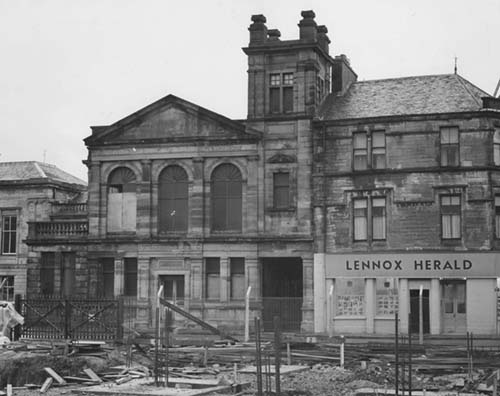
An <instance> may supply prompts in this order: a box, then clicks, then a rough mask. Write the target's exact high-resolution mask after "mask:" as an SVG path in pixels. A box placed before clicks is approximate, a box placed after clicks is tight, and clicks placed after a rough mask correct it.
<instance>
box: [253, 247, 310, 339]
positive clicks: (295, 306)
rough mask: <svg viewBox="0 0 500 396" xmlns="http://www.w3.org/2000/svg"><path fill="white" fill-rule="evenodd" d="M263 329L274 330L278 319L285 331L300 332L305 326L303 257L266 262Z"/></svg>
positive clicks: (264, 268)
mask: <svg viewBox="0 0 500 396" xmlns="http://www.w3.org/2000/svg"><path fill="white" fill-rule="evenodd" d="M262 302H263V314H262V318H263V321H264V323H263V326H264V330H265V331H272V330H273V329H274V324H273V321H274V317H275V316H278V317H279V318H280V324H281V328H282V330H286V331H297V330H300V324H301V322H302V259H301V258H300V257H288V258H269V259H263V260H262Z"/></svg>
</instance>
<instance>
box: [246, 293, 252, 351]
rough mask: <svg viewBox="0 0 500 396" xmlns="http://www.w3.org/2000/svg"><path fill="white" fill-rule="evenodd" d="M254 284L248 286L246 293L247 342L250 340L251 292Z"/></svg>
mask: <svg viewBox="0 0 500 396" xmlns="http://www.w3.org/2000/svg"><path fill="white" fill-rule="evenodd" d="M251 291H252V286H248V289H247V293H246V294H245V342H248V341H249V340H250V292H251Z"/></svg>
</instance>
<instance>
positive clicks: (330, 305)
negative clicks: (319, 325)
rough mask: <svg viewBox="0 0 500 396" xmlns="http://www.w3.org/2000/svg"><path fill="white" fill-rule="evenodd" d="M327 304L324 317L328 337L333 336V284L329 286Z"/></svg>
mask: <svg viewBox="0 0 500 396" xmlns="http://www.w3.org/2000/svg"><path fill="white" fill-rule="evenodd" d="M327 301H328V304H327V307H326V309H327V312H326V318H327V321H328V323H327V330H328V337H330V338H331V337H332V336H333V326H332V311H333V285H331V286H330V290H329V291H328V300H327Z"/></svg>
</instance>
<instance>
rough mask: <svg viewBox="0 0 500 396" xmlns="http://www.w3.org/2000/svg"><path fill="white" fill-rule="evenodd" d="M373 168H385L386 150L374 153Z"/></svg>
mask: <svg viewBox="0 0 500 396" xmlns="http://www.w3.org/2000/svg"><path fill="white" fill-rule="evenodd" d="M372 166H373V169H385V152H383V153H375V152H374V153H373V154H372Z"/></svg>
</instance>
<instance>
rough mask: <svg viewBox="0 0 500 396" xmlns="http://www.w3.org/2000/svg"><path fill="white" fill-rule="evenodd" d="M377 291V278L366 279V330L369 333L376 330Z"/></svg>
mask: <svg viewBox="0 0 500 396" xmlns="http://www.w3.org/2000/svg"><path fill="white" fill-rule="evenodd" d="M376 294H377V291H376V287H375V279H373V278H369V279H366V280H365V308H366V309H365V311H366V312H365V314H366V332H367V333H368V334H370V333H374V332H375V313H376V305H377V295H376Z"/></svg>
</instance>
